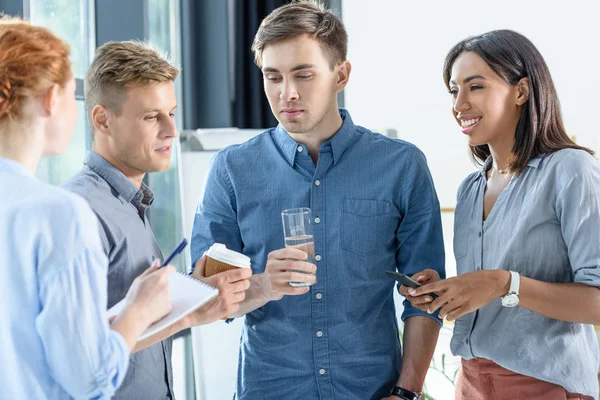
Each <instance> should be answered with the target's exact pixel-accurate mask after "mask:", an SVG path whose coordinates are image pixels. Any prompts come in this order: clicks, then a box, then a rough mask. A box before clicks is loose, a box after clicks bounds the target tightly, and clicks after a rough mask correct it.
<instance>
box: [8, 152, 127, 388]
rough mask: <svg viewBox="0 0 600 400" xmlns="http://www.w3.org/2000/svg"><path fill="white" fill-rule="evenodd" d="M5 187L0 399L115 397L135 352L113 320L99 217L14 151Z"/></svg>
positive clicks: (81, 200)
mask: <svg viewBox="0 0 600 400" xmlns="http://www.w3.org/2000/svg"><path fill="white" fill-rule="evenodd" d="M0 193H2V199H1V200H0V221H1V222H0V275H1V276H2V279H0V293H2V301H1V302H0V321H2V323H1V324H0V340H1V343H2V350H1V353H2V362H1V363H0V388H1V389H0V393H1V394H0V397H2V398H6V399H69V398H71V397H74V398H77V399H84V398H85V399H88V398H110V397H111V396H112V395H113V393H115V390H116V389H117V387H119V385H120V383H121V382H122V380H123V378H124V377H125V373H126V371H127V366H128V359H129V350H128V347H127V344H126V343H125V341H124V340H123V338H122V337H121V335H120V334H118V333H117V332H115V331H112V330H111V329H109V326H108V318H107V316H106V268H107V265H108V261H107V259H106V256H105V255H104V252H103V251H102V246H101V244H100V238H99V237H98V222H97V220H96V217H95V216H94V214H93V213H92V211H91V210H90V208H89V206H88V205H87V203H86V202H85V200H83V199H81V198H80V197H79V196H76V195H74V194H71V193H68V192H67V191H65V190H63V189H60V188H57V187H53V186H50V185H47V184H45V183H42V182H39V181H38V180H37V179H36V178H35V177H34V176H32V175H31V174H30V173H29V172H28V171H27V170H26V169H25V168H24V167H23V166H22V165H21V164H19V163H17V162H15V161H12V160H8V159H5V158H0Z"/></svg>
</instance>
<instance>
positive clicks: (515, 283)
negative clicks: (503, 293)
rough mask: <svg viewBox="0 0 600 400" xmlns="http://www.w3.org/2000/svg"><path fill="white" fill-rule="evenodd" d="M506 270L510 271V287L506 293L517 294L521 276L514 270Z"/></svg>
mask: <svg viewBox="0 0 600 400" xmlns="http://www.w3.org/2000/svg"><path fill="white" fill-rule="evenodd" d="M508 272H510V289H508V293H514V294H516V295H517V296H518V295H519V287H520V286H521V276H520V275H519V273H518V272H515V271H508Z"/></svg>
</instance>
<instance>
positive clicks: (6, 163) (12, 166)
mask: <svg viewBox="0 0 600 400" xmlns="http://www.w3.org/2000/svg"><path fill="white" fill-rule="evenodd" d="M0 172H11V173H14V174H19V175H26V176H30V177H33V174H32V173H31V172H29V170H28V169H27V168H26V167H25V166H24V165H23V164H21V163H20V162H18V161H15V160H12V159H10V158H4V157H0Z"/></svg>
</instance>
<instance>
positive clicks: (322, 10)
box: [252, 0, 348, 68]
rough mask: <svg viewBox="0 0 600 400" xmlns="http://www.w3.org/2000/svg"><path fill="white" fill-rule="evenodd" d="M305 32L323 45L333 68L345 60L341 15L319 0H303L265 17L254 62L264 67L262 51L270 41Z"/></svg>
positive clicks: (256, 41)
mask: <svg viewBox="0 0 600 400" xmlns="http://www.w3.org/2000/svg"><path fill="white" fill-rule="evenodd" d="M303 34H308V35H311V36H312V37H313V38H314V39H315V40H317V41H318V42H319V43H320V44H321V49H322V50H323V53H325V56H326V57H327V58H328V60H329V65H330V67H331V68H333V67H334V66H335V65H336V64H338V63H341V62H342V61H345V60H346V56H347V54H348V34H347V33H346V28H344V24H343V23H342V21H341V20H340V18H339V17H338V16H337V15H335V14H334V13H333V12H332V11H331V10H328V9H327V8H326V7H325V6H324V5H323V4H322V3H321V2H319V1H314V0H301V1H297V2H293V3H290V4H286V5H284V6H281V7H279V8H277V9H275V10H274V11H273V12H272V13H271V14H269V15H268V16H267V17H266V18H265V19H263V21H262V23H261V24H260V27H259V28H258V31H257V32H256V36H255V37H254V42H253V43H252V51H253V52H254V62H255V63H256V65H258V66H259V67H262V53H263V50H264V48H265V46H266V45H268V44H269V43H274V42H277V41H279V40H282V39H286V38H289V37H293V36H298V35H303Z"/></svg>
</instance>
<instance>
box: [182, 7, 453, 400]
mask: <svg viewBox="0 0 600 400" xmlns="http://www.w3.org/2000/svg"><path fill="white" fill-rule="evenodd" d="M346 48H347V35H346V32H345V29H344V27H343V25H342V23H341V21H340V20H339V19H338V18H337V17H336V16H335V15H333V14H332V13H331V12H329V11H326V10H324V9H323V8H322V7H321V6H319V5H318V4H315V3H311V2H300V3H293V4H291V5H286V6H283V7H280V8H279V9H277V10H275V11H274V12H273V13H272V14H271V15H270V16H268V17H267V18H266V19H265V20H264V21H263V23H262V25H261V27H260V28H259V31H258V33H257V35H256V38H255V41H254V45H253V50H254V52H255V55H256V61H257V64H258V65H259V67H261V69H262V72H263V75H264V87H265V93H266V95H267V97H268V100H269V103H270V105H271V109H272V111H273V113H274V114H275V117H276V118H277V119H278V120H279V122H280V124H279V126H278V127H277V128H275V129H270V130H268V131H266V132H264V133H262V134H261V135H259V136H257V137H255V138H254V139H252V140H250V141H248V142H246V143H244V144H241V145H236V146H231V147H228V148H227V149H225V150H223V151H221V152H219V153H218V154H217V155H216V157H215V159H214V161H213V165H212V168H211V171H210V173H209V176H208V179H207V185H206V188H205V193H204V196H203V198H202V199H201V202H200V205H199V207H198V211H197V214H196V218H195V221H194V231H193V236H192V258H193V260H197V259H199V258H200V257H201V256H202V254H203V252H204V251H205V250H207V249H208V247H210V245H212V243H213V242H221V243H225V244H226V245H227V247H228V248H231V249H234V250H236V251H241V252H243V253H244V254H246V255H248V256H249V257H251V259H252V268H253V270H254V275H253V277H252V278H251V286H250V289H248V291H247V293H246V300H245V301H244V302H242V303H241V306H240V312H239V313H237V315H234V317H237V316H242V315H245V316H246V319H245V324H244V328H243V333H242V341H241V349H240V356H239V365H238V383H237V391H236V396H237V397H236V398H237V399H238V400H265V399H300V398H303V399H344V400H348V399H360V400H365V399H376V400H380V399H384V398H385V399H390V400H391V399H393V400H397V399H398V398H416V397H418V394H414V393H413V394H410V393H409V392H420V390H421V388H422V385H423V381H424V379H425V374H426V372H427V369H428V367H429V363H430V361H431V357H432V354H433V351H434V348H435V345H436V342H437V337H438V333H439V329H440V324H441V321H440V320H439V319H437V317H435V316H432V315H428V314H427V313H424V312H421V311H420V310H418V309H416V308H413V307H412V306H410V304H408V303H407V302H405V310H404V313H403V315H402V319H403V320H404V321H405V327H404V357H402V354H401V346H400V341H399V335H398V325H397V321H396V317H395V315H396V312H395V306H394V300H393V290H394V282H393V281H392V280H391V279H389V278H388V277H387V276H386V275H385V273H384V271H385V270H394V269H395V268H398V270H399V271H401V272H403V273H405V274H408V275H412V274H414V273H416V272H418V271H420V270H422V269H423V268H425V267H430V268H434V269H436V270H437V271H438V272H439V273H440V274H441V275H444V247H443V241H442V227H441V220H440V210H439V203H438V200H437V196H436V193H435V189H434V186H433V182H432V179H431V176H430V173H429V170H428V168H427V164H426V161H425V157H424V156H423V154H422V153H421V152H420V151H419V150H418V149H417V148H416V147H415V146H413V145H411V144H409V143H406V142H403V141H400V140H393V139H389V138H386V137H384V136H382V135H379V134H374V133H373V132H371V131H369V130H367V129H365V128H362V127H359V126H356V125H354V123H353V122H352V119H351V118H350V115H349V113H348V112H347V111H345V110H338V107H337V100H336V95H337V93H339V92H341V91H342V90H343V89H344V87H345V86H346V84H347V82H348V78H349V75H350V69H351V66H350V63H349V62H348V61H346ZM295 207H310V208H311V209H312V213H313V215H312V216H313V227H314V243H315V254H316V255H315V259H316V266H315V265H313V264H309V263H307V262H304V261H301V260H304V259H305V258H306V253H304V252H302V251H300V250H298V249H293V248H288V249H285V248H283V249H282V247H284V240H283V231H282V226H281V211H282V210H283V209H288V208H295ZM278 249H279V250H278ZM292 270H293V271H304V272H314V271H315V270H316V283H315V284H314V286H312V287H310V288H307V287H303V288H296V287H291V286H290V285H289V284H288V282H290V281H295V282H297V281H301V282H314V280H315V276H314V275H310V274H302V273H298V272H292ZM395 386H396V387H400V388H402V389H405V392H404V394H402V390H400V389H396V388H395ZM392 389H394V390H395V391H394V394H391V393H392ZM411 396H412V397H411Z"/></svg>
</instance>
